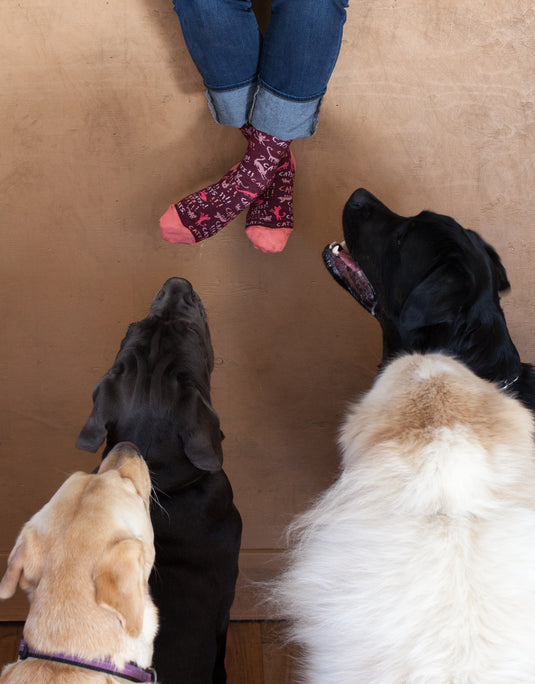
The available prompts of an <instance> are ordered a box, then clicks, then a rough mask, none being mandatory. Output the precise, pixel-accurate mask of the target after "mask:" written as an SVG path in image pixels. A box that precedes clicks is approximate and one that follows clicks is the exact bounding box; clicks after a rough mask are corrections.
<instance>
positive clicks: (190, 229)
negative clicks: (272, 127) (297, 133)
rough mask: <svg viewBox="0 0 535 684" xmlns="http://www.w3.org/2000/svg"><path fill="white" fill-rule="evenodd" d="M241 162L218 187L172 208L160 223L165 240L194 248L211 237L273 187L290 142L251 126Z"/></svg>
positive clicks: (204, 191)
mask: <svg viewBox="0 0 535 684" xmlns="http://www.w3.org/2000/svg"><path fill="white" fill-rule="evenodd" d="M251 129H252V130H251V131H249V135H248V136H247V137H248V140H249V144H248V146H247V151H246V152H245V155H244V157H243V159H242V161H241V162H240V163H239V164H237V165H236V166H234V167H233V168H232V169H230V171H229V172H228V173H226V174H225V175H224V176H223V178H221V180H220V181H218V182H217V183H214V184H213V185H210V186H208V187H207V188H205V189H204V190H200V191H199V192H195V193H193V194H192V195H188V196H187V197H185V198H184V199H182V200H181V201H180V202H177V203H176V204H172V205H171V206H170V207H169V209H168V210H167V211H166V212H165V214H164V215H163V216H162V218H161V219H160V229H161V233H162V237H163V238H164V240H168V241H169V242H182V243H186V244H195V243H196V242H199V241H200V240H204V239H205V238H208V237H212V235H215V234H216V233H218V232H219V231H220V230H221V228H223V227H224V226H226V225H227V223H230V221H232V220H233V219H235V218H236V216H238V214H240V213H241V212H242V211H244V209H247V207H249V205H250V204H251V202H253V200H255V199H256V198H257V197H258V196H259V195H261V194H262V193H263V192H264V190H265V189H266V188H268V187H269V186H270V185H271V182H272V180H273V177H274V175H275V173H276V170H277V167H278V166H279V163H280V160H281V158H282V157H283V156H284V155H285V153H286V151H287V150H288V147H289V145H290V142H291V141H287V140H279V139H278V138H274V137H273V136H271V135H268V134H267V133H262V132H261V131H258V130H256V128H253V127H252V126H251Z"/></svg>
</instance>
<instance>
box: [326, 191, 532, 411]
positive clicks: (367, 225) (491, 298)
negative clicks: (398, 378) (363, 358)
mask: <svg viewBox="0 0 535 684" xmlns="http://www.w3.org/2000/svg"><path fill="white" fill-rule="evenodd" d="M343 229H344V243H343V244H338V243H331V244H330V245H328V246H327V247H325V249H324V250H323V260H324V263H325V265H326V267H327V269H328V270H329V272H330V273H331V275H332V276H333V277H334V278H335V280H336V281H337V282H338V283H339V284H340V285H341V286H342V287H343V288H344V289H345V290H347V291H348V292H349V293H350V294H351V295H352V296H353V297H354V298H355V299H356V300H357V301H358V302H359V304H361V305H362V306H363V307H364V308H365V309H366V310H367V311H368V312H369V313H371V314H372V315H373V316H375V318H376V319H377V320H378V321H379V323H380V325H381V328H382V333H383V361H382V363H383V364H384V363H386V362H388V361H389V360H390V359H392V358H394V357H395V356H397V355H399V354H400V353H401V352H413V351H418V352H433V351H443V352H447V353H450V354H452V355H453V356H455V357H456V358H457V359H459V360H460V361H463V362H464V363H465V364H466V365H467V366H469V367H470V368H471V369H472V370H473V371H474V372H475V373H476V374H477V375H479V376H480V377H482V378H485V379H487V380H490V381H492V382H495V383H496V384H497V385H498V386H499V387H501V388H503V389H506V390H508V391H509V392H511V393H512V394H513V395H516V396H518V398H519V399H520V400H521V401H522V402H523V403H524V405H525V406H527V407H528V408H530V409H532V410H535V372H534V369H533V366H532V365H531V364H527V363H522V362H521V361H520V357H519V354H518V351H517V349H516V347H515V345H514V344H513V341H512V340H511V337H510V335H509V331H508V329H507V324H506V321H505V316H504V313H503V310H502V308H501V305H500V293H502V292H504V291H506V290H508V289H509V287H510V285H509V281H508V279H507V274H506V271H505V268H504V266H503V264H502V262H501V260H500V257H499V256H498V254H497V253H496V251H495V250H494V248H493V247H491V246H490V245H489V244H488V243H487V242H485V241H484V240H483V239H482V238H481V237H480V236H479V235H478V234H477V233H476V232H474V231H472V230H468V229H465V228H463V227H462V226H460V225H459V224H458V223H457V222H456V221H454V220H453V219H452V218H451V217H449V216H443V215H440V214H436V213H434V212H431V211H423V212H421V213H420V214H418V215H417V216H409V217H407V216H400V215H399V214H396V213H394V212H393V211H391V210H390V209H389V208H388V207H386V206H385V205H384V204H383V203H382V202H380V201H379V200H378V199H377V198H376V197H374V196H373V195H372V194H371V193H370V192H368V191H367V190H364V189H362V188H361V189H359V190H356V191H355V192H354V193H353V194H352V196H351V197H350V198H349V200H348V201H347V203H346V205H345V207H344V213H343Z"/></svg>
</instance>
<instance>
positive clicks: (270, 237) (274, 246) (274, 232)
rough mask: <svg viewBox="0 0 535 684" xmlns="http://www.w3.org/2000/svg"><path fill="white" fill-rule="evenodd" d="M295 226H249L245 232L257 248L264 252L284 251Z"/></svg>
mask: <svg viewBox="0 0 535 684" xmlns="http://www.w3.org/2000/svg"><path fill="white" fill-rule="evenodd" d="M292 230H293V228H266V226H248V227H247V228H246V229H245V233H246V234H247V237H248V238H249V240H250V241H251V242H252V243H253V245H254V246H255V247H256V249H260V250H262V252H268V253H271V254H273V253H275V252H282V250H283V249H284V248H285V247H286V243H287V242H288V238H289V237H290V233H291V232H292Z"/></svg>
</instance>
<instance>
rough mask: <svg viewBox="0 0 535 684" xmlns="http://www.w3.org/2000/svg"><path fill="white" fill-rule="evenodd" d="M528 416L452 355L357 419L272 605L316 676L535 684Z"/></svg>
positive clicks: (408, 682) (329, 681) (386, 377)
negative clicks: (334, 479)
mask: <svg viewBox="0 0 535 684" xmlns="http://www.w3.org/2000/svg"><path fill="white" fill-rule="evenodd" d="M532 432H533V421H532V416H531V413H530V412H529V411H528V410H527V409H525V408H523V407H522V406H521V405H520V403H519V402H517V401H516V400H515V399H513V398H511V397H509V396H507V395H506V394H504V393H503V392H501V391H500V390H499V389H497V387H496V386H494V385H492V384H491V383H489V382H486V381H485V380H481V379H480V378H478V377H477V376H476V375H474V374H473V373H472V372H471V371H470V370H468V369H467V368H466V367H465V366H463V365H461V364H460V363H459V362H457V361H455V360H454V359H452V358H450V357H447V356H444V355H441V354H428V355H420V354H414V355H408V356H403V357H401V358H399V359H397V360H396V361H394V362H393V363H391V364H390V365H389V366H388V367H387V368H386V370H384V372H382V373H381V375H380V376H379V377H378V379H377V381H376V382H375V385H374V386H373V388H372V389H371V390H370V392H369V393H367V394H366V395H365V396H364V398H363V399H362V400H361V401H360V402H359V403H357V404H356V405H355V406H353V407H352V408H351V409H350V410H349V413H348V416H347V419H346V421H345V424H344V425H343V428H342V431H341V437H340V444H341V448H342V455H343V464H342V472H341V474H340V477H339V479H338V481H337V482H336V483H335V484H334V485H332V486H331V487H330V488H329V489H328V490H327V491H326V492H325V493H324V495H323V496H322V497H321V498H320V499H319V500H318V501H317V503H316V504H315V505H314V506H313V508H312V509H311V510H310V511H308V512H307V513H305V514H304V515H302V516H301V517H300V518H299V519H298V520H297V522H296V523H295V524H294V525H293V528H292V534H293V538H294V542H295V543H294V545H293V548H292V550H291V552H290V560H289V565H288V568H287V570H286V571H285V573H284V574H283V575H282V577H281V578H280V580H279V581H278V583H277V585H276V588H275V599H276V601H277V602H278V606H279V607H280V609H281V610H282V611H283V612H284V614H285V615H286V617H289V618H290V620H291V624H292V625H293V626H292V631H291V637H292V638H293V639H294V640H295V641H296V642H298V643H299V644H300V645H301V646H302V653H303V675H304V681H305V682H308V683H309V684H356V683H359V684H424V683H425V684H483V683H484V684H498V683H499V684H520V683H526V684H527V683H528V682H529V683H530V684H533V683H534V682H535V460H534V459H535V456H534V446H533V441H532Z"/></svg>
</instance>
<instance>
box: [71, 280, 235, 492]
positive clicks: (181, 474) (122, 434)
mask: <svg viewBox="0 0 535 684" xmlns="http://www.w3.org/2000/svg"><path fill="white" fill-rule="evenodd" d="M213 366H214V354H213V350H212V343H211V339H210V331H209V328H208V323H207V319H206V312H205V310H204V307H203V305H202V302H201V300H200V298H199V296H198V295H197V293H196V292H195V291H194V290H193V288H192V286H191V284H190V283H189V282H188V281H187V280H184V279H183V278H170V279H169V280H167V281H166V282H165V283H164V285H163V287H162V289H161V290H160V291H159V292H158V294H157V295H156V296H155V297H154V299H153V301H152V304H151V307H150V311H149V314H148V315H147V316H146V318H144V319H143V320H141V321H139V322H138V323H132V324H131V325H130V326H129V328H128V331H127V333H126V336H125V338H124V339H123V341H122V342H121V347H120V350H119V353H118V354H117V356H116V358H115V362H114V364H113V366H112V367H111V369H110V370H109V371H108V372H107V373H106V375H105V376H104V377H103V378H102V380H101V381H100V382H99V383H98V385H97V387H96V388H95V390H94V392H93V402H94V406H93V411H92V413H91V415H90V416H89V419H88V421H87V423H86V424H85V426H84V427H83V429H82V431H81V432H80V435H79V437H78V439H77V441H76V446H77V447H78V448H79V449H83V450H85V451H91V452H95V451H96V450H97V449H98V448H99V447H100V445H101V444H102V443H103V442H104V440H105V439H106V440H107V441H106V447H105V449H104V453H103V455H104V456H105V455H106V454H107V453H108V451H109V450H110V449H111V448H113V446H114V445H115V444H116V443H117V442H120V441H129V442H133V443H134V444H136V446H137V447H138V448H139V450H140V451H141V453H142V454H143V456H144V457H145V459H146V460H147V463H148V465H149V468H150V470H151V474H152V475H153V481H155V482H156V485H157V486H160V487H161V488H163V489H165V488H166V487H169V486H171V484H174V485H176V484H180V482H181V481H185V480H187V479H188V478H191V476H192V475H194V473H195V472H198V471H210V472H214V471H217V470H220V469H221V463H222V459H223V456H222V449H221V439H222V434H221V431H220V429H219V419H218V417H217V415H216V413H215V412H214V410H213V408H212V406H211V404H210V374H211V372H212V370H213Z"/></svg>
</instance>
